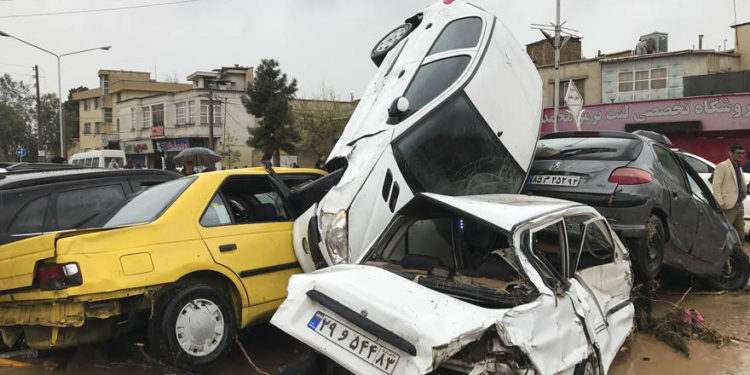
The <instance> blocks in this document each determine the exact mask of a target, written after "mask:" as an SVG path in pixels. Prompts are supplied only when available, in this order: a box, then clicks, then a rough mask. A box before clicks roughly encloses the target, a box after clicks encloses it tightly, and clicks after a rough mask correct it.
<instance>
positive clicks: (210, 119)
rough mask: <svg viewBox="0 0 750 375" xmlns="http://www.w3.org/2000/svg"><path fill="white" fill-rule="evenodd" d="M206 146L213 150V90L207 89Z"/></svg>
mask: <svg viewBox="0 0 750 375" xmlns="http://www.w3.org/2000/svg"><path fill="white" fill-rule="evenodd" d="M208 148H210V149H211V150H214V92H213V90H211V88H210V87H209V89H208Z"/></svg>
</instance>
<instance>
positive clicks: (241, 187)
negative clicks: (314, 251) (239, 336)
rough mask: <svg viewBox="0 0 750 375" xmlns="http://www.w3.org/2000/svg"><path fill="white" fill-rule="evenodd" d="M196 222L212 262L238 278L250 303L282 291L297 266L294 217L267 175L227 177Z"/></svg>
mask: <svg viewBox="0 0 750 375" xmlns="http://www.w3.org/2000/svg"><path fill="white" fill-rule="evenodd" d="M196 225H197V228H198V231H199V232H200V234H201V236H202V237H203V240H204V242H205V244H206V246H207V247H208V249H209V251H210V252H211V255H212V256H213V258H214V261H216V263H219V264H221V265H223V266H225V267H227V268H228V269H230V270H231V271H232V272H234V273H235V274H237V275H238V276H239V277H240V278H241V279H242V282H243V284H244V285H245V288H246V290H247V293H248V296H249V297H250V303H251V305H255V304H259V303H264V302H270V301H275V300H279V299H282V298H284V297H285V296H286V285H287V282H288V280H289V277H290V276H291V275H292V274H294V273H297V272H299V270H300V268H299V264H298V263H297V260H296V258H295V255H294V251H293V250H292V225H293V222H292V216H291V214H290V213H289V212H288V209H287V208H286V205H285V202H284V201H283V200H282V199H281V197H280V195H279V194H278V192H277V191H276V190H275V189H274V188H273V186H272V184H271V181H270V179H269V177H268V176H266V175H239V176H229V177H227V179H226V180H225V181H224V182H223V183H222V185H221V186H220V187H219V188H218V190H217V191H216V192H215V193H214V194H213V197H212V199H211V201H210V203H209V204H208V206H207V207H205V209H204V211H203V213H202V214H201V216H200V220H199V222H198V223H196Z"/></svg>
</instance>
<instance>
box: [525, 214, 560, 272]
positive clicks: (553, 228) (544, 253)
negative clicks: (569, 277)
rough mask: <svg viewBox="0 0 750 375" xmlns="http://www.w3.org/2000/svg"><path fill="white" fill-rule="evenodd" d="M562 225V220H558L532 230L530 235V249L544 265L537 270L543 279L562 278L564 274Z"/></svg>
mask: <svg viewBox="0 0 750 375" xmlns="http://www.w3.org/2000/svg"><path fill="white" fill-rule="evenodd" d="M562 225H563V223H562V221H558V222H556V223H554V224H550V225H548V226H546V227H543V228H541V229H536V230H534V231H533V233H532V235H531V251H532V253H533V254H534V255H535V256H536V257H537V258H538V259H539V260H540V261H541V262H542V263H543V264H544V266H545V267H540V269H539V271H540V272H541V273H542V275H543V276H544V277H545V279H549V278H550V277H552V278H557V279H562V278H563V275H565V274H566V272H565V269H564V264H563V258H564V254H565V248H564V242H563V238H564V237H563V229H562V228H563V227H562Z"/></svg>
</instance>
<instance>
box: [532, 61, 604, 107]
mask: <svg viewBox="0 0 750 375" xmlns="http://www.w3.org/2000/svg"><path fill="white" fill-rule="evenodd" d="M538 71H539V75H540V76H541V77H542V82H543V83H544V102H543V105H544V107H545V108H549V107H553V106H554V94H555V77H554V75H555V68H554V66H544V67H540V68H538ZM577 79H584V80H585V81H584V86H583V87H582V88H581V87H579V88H578V90H579V91H581V93H582V94H583V97H584V102H585V104H599V103H601V102H602V95H601V87H602V85H601V66H600V65H599V60H596V59H591V60H581V61H576V62H570V63H565V64H560V82H561V86H562V82H567V81H568V80H577Z"/></svg>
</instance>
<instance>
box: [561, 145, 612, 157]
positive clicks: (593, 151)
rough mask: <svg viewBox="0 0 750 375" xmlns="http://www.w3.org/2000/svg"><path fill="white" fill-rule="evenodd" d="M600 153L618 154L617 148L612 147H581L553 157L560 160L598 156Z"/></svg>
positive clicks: (564, 151)
mask: <svg viewBox="0 0 750 375" xmlns="http://www.w3.org/2000/svg"><path fill="white" fill-rule="evenodd" d="M599 152H617V149H616V148H611V147H579V148H569V149H567V150H562V151H560V152H558V153H557V155H553V156H559V157H560V158H567V157H570V156H575V155H583V154H596V153H599Z"/></svg>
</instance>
